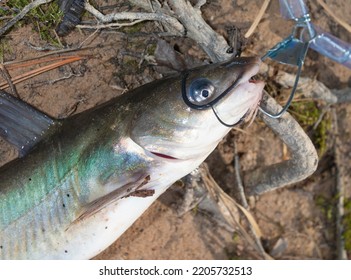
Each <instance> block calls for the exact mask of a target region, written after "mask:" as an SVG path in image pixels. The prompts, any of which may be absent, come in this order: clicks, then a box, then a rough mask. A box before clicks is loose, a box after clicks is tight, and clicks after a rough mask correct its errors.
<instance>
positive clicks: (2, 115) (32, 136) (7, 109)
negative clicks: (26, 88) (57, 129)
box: [0, 90, 55, 157]
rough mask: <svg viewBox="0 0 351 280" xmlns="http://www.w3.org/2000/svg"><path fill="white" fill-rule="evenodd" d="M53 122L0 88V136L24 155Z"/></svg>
mask: <svg viewBox="0 0 351 280" xmlns="http://www.w3.org/2000/svg"><path fill="white" fill-rule="evenodd" d="M54 123H55V121H54V120H52V119H51V118H49V117H48V116H47V115H45V114H44V113H42V112H39V111H38V110H36V109H35V108H34V107H32V106H30V105H29V104H27V103H25V102H23V101H21V100H19V99H17V98H15V97H13V96H11V95H9V94H8V93H6V92H5V91H2V90H0V136H1V137H3V138H4V139H5V140H6V141H7V142H9V143H10V144H12V145H14V146H15V147H16V148H17V149H18V151H19V155H20V156H21V157H22V156H24V155H25V154H26V153H27V152H28V151H29V150H30V149H31V148H32V147H33V146H35V144H37V143H38V142H39V141H41V139H42V137H43V135H44V133H45V132H46V131H47V130H48V128H49V127H50V126H52V125H53V124H54Z"/></svg>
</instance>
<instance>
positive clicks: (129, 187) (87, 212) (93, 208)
mask: <svg viewBox="0 0 351 280" xmlns="http://www.w3.org/2000/svg"><path fill="white" fill-rule="evenodd" d="M149 181H150V176H149V175H148V176H146V177H141V178H140V179H138V180H137V181H136V182H132V183H128V184H126V185H124V186H122V187H120V188H118V189H116V190H114V191H113V192H111V193H109V194H106V195H105V196H103V197H100V198H98V199H96V200H94V201H92V202H91V203H89V204H88V205H87V206H85V207H84V208H85V209H84V211H83V213H82V214H81V215H80V216H79V217H78V218H77V219H76V220H74V221H73V222H72V224H71V225H70V226H72V225H73V224H76V223H78V222H81V221H83V220H85V219H87V218H89V217H91V216H92V215H94V214H96V213H97V212H99V211H101V210H102V209H104V208H105V207H107V206H108V205H110V204H111V203H113V202H116V201H117V200H119V199H123V198H127V197H129V196H137V197H147V196H152V195H154V193H155V191H154V190H150V189H143V190H142V189H141V188H142V187H143V186H145V185H146V184H147V183H148V182H149ZM70 226H69V227H70ZM69 227H68V228H69ZM68 228H67V229H68ZM67 229H66V230H67Z"/></svg>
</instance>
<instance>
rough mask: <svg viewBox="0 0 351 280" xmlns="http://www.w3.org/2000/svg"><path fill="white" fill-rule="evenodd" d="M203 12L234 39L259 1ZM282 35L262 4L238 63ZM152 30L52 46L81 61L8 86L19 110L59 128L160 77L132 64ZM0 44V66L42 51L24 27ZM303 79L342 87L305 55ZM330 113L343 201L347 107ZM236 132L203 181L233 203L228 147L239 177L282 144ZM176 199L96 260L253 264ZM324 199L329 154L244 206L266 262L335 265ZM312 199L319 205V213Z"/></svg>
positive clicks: (269, 159) (331, 221)
mask: <svg viewBox="0 0 351 280" xmlns="http://www.w3.org/2000/svg"><path fill="white" fill-rule="evenodd" d="M107 2H108V1H107ZM110 2H111V1H110ZM208 2H209V3H208V4H206V5H205V6H204V7H203V15H204V17H205V19H206V20H207V21H208V22H209V23H210V24H211V26H212V27H213V28H214V29H215V30H216V31H218V32H219V33H221V34H224V35H225V34H226V28H227V27H230V26H233V25H235V26H236V27H237V28H239V29H241V30H242V32H243V33H244V32H245V31H246V30H247V29H248V27H249V26H250V24H251V22H252V21H253V20H254V18H255V16H256V15H257V13H258V10H259V8H260V5H261V3H262V2H263V1H245V0H242V1H239V0H238V1H229V0H216V1H208ZM104 5H105V4H104ZM106 5H107V4H106ZM309 5H310V9H311V16H312V18H313V19H314V22H315V23H316V24H318V25H320V26H321V27H323V28H324V29H326V30H327V31H329V32H333V34H334V35H336V36H338V37H340V38H341V39H343V40H345V41H348V42H351V34H349V33H347V31H346V30H344V29H343V28H342V27H340V26H339V25H337V24H336V23H335V22H334V20H333V19H332V18H331V17H330V16H328V15H327V14H326V13H325V11H324V10H323V9H322V8H321V7H320V6H318V5H317V4H316V3H314V2H313V3H310V4H309ZM328 5H329V6H330V7H331V8H332V9H333V10H334V12H335V13H336V14H337V15H338V16H340V17H341V18H343V19H344V20H346V21H348V23H349V24H351V21H350V16H349V15H350V14H351V7H350V5H349V1H348V0H332V1H328ZM123 9H126V7H123ZM290 27H291V24H289V23H288V22H286V21H285V20H283V19H281V18H280V16H279V7H278V5H277V1H272V3H271V4H270V7H269V9H268V10H267V12H266V14H265V16H264V19H263V20H262V21H261V23H260V24H259V26H258V29H257V30H256V32H255V33H254V35H253V36H252V37H251V38H250V39H249V40H248V41H247V42H246V48H245V53H247V54H257V55H262V54H263V53H264V52H265V51H266V50H267V49H269V48H270V47H272V46H273V45H274V44H275V43H276V42H278V41H280V40H281V39H282V38H284V37H285V36H287V35H288V34H289V32H290V31H289V30H290ZM155 28H157V27H155V24H154V23H146V24H143V26H142V31H143V34H139V33H140V32H139V31H137V32H135V31H133V32H131V30H130V29H126V30H125V31H126V33H123V32H122V30H114V31H103V32H100V33H97V34H95V35H93V36H90V35H91V34H92V32H88V31H82V32H79V31H74V32H72V33H71V34H70V35H68V36H67V37H65V38H64V39H63V40H62V43H63V44H67V45H69V46H71V47H75V46H78V45H79V44H81V43H82V42H85V43H84V45H85V47H87V48H86V49H85V50H83V51H81V52H79V54H83V55H87V56H88V57H89V58H88V59H87V60H85V61H84V62H77V63H74V64H72V65H69V66H64V67H60V68H59V69H56V70H54V71H51V72H48V73H45V74H43V75H40V76H38V77H36V78H34V79H31V80H29V81H26V82H25V83H22V84H20V85H18V86H17V90H18V92H19V93H20V96H21V98H22V99H23V100H25V101H27V102H28V103H30V104H32V105H33V106H35V107H36V108H39V109H40V110H42V111H43V112H46V113H48V114H49V115H50V116H52V117H56V118H57V117H59V118H63V117H66V116H68V115H70V114H75V113H78V112H81V111H84V110H86V109H88V108H91V107H94V106H96V105H98V104H101V103H102V102H104V101H106V100H109V99H111V98H112V97H113V96H117V95H119V94H121V93H122V92H124V91H125V90H128V89H132V88H135V87H138V86H140V85H142V84H145V83H147V82H150V81H152V80H154V79H158V78H160V73H158V72H156V71H155V70H154V68H153V67H152V66H151V65H150V64H149V63H147V62H146V61H141V58H142V56H143V55H144V54H145V53H147V52H148V51H149V50H150V49H152V46H154V45H155V37H154V36H152V35H150V32H152V31H154V30H155ZM148 32H149V34H147V35H145V33H148ZM5 40H6V42H7V44H9V45H10V46H11V47H10V48H9V50H8V51H6V52H5V54H4V61H12V60H21V59H24V58H29V57H36V56H39V55H41V54H42V53H40V52H38V51H35V50H33V49H32V48H30V47H29V46H28V43H31V44H33V45H36V46H44V45H46V42H44V41H42V40H40V38H39V37H38V34H37V33H36V32H34V31H33V27H32V26H31V25H24V26H22V27H20V28H15V29H13V30H12V31H11V32H10V33H9V34H8V35H7V36H6V37H5ZM172 42H178V43H177V44H178V45H179V46H180V49H181V50H182V51H183V52H184V53H187V54H190V55H194V56H195V57H202V56H203V54H199V53H198V48H196V47H194V46H192V42H190V41H189V40H184V39H179V40H178V39H174V40H172ZM140 62H142V63H140ZM303 76H308V77H311V78H317V79H318V80H319V81H321V82H323V83H324V84H325V85H326V86H328V87H330V88H338V89H341V88H344V87H346V86H351V79H350V70H349V69H347V68H345V67H343V66H340V65H338V64H336V63H334V62H332V61H330V60H328V59H327V58H325V57H323V56H321V55H319V54H318V53H316V52H314V51H310V52H309V53H308V57H307V61H306V64H305V67H304V71H303ZM65 77H69V78H67V79H66V78H65ZM336 110H337V115H338V116H339V118H338V122H339V127H340V139H341V142H342V147H341V149H342V166H343V168H344V176H343V178H342V180H343V182H344V183H345V186H346V188H347V196H348V197H351V190H350V185H349V182H350V179H351V178H350V176H351V167H350V164H349V163H350V157H351V144H350V141H349V139H350V122H351V106H350V105H347V104H345V105H338V106H336ZM246 131H247V133H240V132H237V131H232V132H231V133H230V134H228V136H227V137H225V139H223V141H222V142H221V143H220V145H219V147H218V149H216V151H214V153H213V154H212V155H211V156H210V157H209V159H208V160H207V163H208V164H209V167H210V171H211V173H212V175H213V177H214V178H215V179H216V180H217V182H218V184H219V185H220V186H221V187H223V189H225V190H226V191H227V192H228V193H233V186H235V176H234V173H233V172H234V170H233V145H232V143H233V141H235V142H236V144H237V146H238V150H239V154H240V161H241V165H242V171H243V172H245V173H246V174H249V172H250V170H253V169H255V168H257V167H258V166H261V165H266V164H271V163H273V162H278V161H280V160H281V159H282V158H283V156H284V152H283V144H282V143H281V142H280V140H279V139H278V138H277V137H276V136H274V135H273V133H272V132H271V131H270V130H269V129H268V128H267V127H266V126H265V125H264V124H263V123H262V121H260V120H259V119H256V121H255V122H254V124H253V125H252V126H251V127H249V128H248V129H247V130H246ZM330 142H331V141H330ZM15 157H16V151H15V150H14V149H13V148H12V147H11V146H10V145H8V144H6V143H5V142H4V141H2V140H1V139H0V165H3V164H5V163H6V162H8V161H9V160H11V159H13V158H15ZM183 194H184V192H183V190H182V189H181V188H180V187H179V186H173V187H172V188H171V189H170V190H169V191H167V192H166V193H165V194H164V195H163V196H162V197H161V198H160V199H159V200H158V201H156V202H155V203H154V204H153V205H152V206H151V207H150V208H149V209H148V210H147V211H146V212H145V213H144V214H143V215H142V217H141V218H140V219H139V220H138V221H137V222H136V223H135V224H134V225H133V226H132V227H131V228H130V229H128V230H127V232H126V233H125V234H124V235H123V236H122V237H120V238H119V239H118V240H117V241H116V242H115V243H114V244H113V245H111V246H110V247H109V248H108V249H106V250H105V251H104V252H103V253H101V254H100V255H98V256H97V257H96V258H97V259H237V258H239V259H246V258H254V257H255V254H252V248H248V247H247V245H246V244H245V242H244V241H243V240H241V238H240V237H238V236H237V235H235V234H233V233H230V232H228V231H226V230H225V228H223V227H221V226H220V225H218V224H217V223H215V222H214V221H213V219H211V218H210V217H209V215H207V214H205V213H202V212H201V211H200V212H199V211H189V212H188V213H186V214H184V215H183V216H179V215H178V214H177V209H178V207H179V205H181V203H182V198H183ZM334 195H335V168H334V160H333V152H332V149H331V148H330V146H329V149H328V150H327V152H326V153H325V154H324V155H323V157H321V159H320V165H319V168H318V170H317V172H316V173H315V175H313V176H311V177H310V178H308V179H307V180H305V181H304V182H301V183H299V184H297V185H294V186H289V187H286V188H284V189H281V190H277V191H274V192H271V193H267V194H264V195H261V196H259V197H252V198H250V199H249V201H250V207H251V211H252V213H253V214H254V217H255V219H256V220H257V222H258V224H259V226H260V228H261V230H262V232H263V245H264V247H265V249H266V250H267V252H268V253H270V254H271V255H272V256H273V257H274V258H277V259H334V258H336V236H335V213H334V211H333V209H335V207H334V206H335V205H334V204H333V203H334V202H333V200H332V197H333V196H334ZM321 198H323V203H324V204H323V203H322V205H321ZM328 207H329V208H331V210H330V209H329V208H328ZM327 208H328V209H329V210H330V211H331V212H330V213H329V212H328V211H329V210H328V209H327ZM326 209H327V210H328V211H327V210H326ZM328 213H329V214H328ZM256 256H257V254H256Z"/></svg>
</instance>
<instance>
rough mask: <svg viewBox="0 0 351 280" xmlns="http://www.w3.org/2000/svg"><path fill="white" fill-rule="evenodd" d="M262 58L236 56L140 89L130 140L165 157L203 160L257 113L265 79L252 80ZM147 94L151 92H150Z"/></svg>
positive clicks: (152, 152)
mask: <svg viewBox="0 0 351 280" xmlns="http://www.w3.org/2000/svg"><path fill="white" fill-rule="evenodd" d="M260 63H261V60H260V59H259V58H257V57H249V58H248V57H246V58H232V59H231V60H229V61H226V62H222V63H217V64H210V65H205V66H201V67H198V68H195V69H192V70H189V71H187V72H185V73H183V74H182V75H180V76H179V75H178V76H174V77H170V78H166V79H163V80H161V81H157V82H155V83H151V84H150V85H149V86H148V87H147V88H146V89H145V88H144V89H141V91H143V92H139V93H138V94H139V95H143V96H144V99H143V101H142V102H139V104H141V106H139V107H138V108H137V110H136V111H135V115H134V118H133V122H132V125H131V131H130V133H131V138H132V139H133V141H134V142H136V143H137V144H138V145H140V146H141V147H142V148H143V149H145V150H146V151H147V152H149V153H150V154H153V155H156V156H158V157H160V158H163V159H164V160H175V159H177V160H190V159H194V158H204V157H207V155H208V154H209V153H210V152H211V151H212V150H213V149H214V148H215V147H216V146H217V144H218V142H219V141H220V140H221V139H222V138H223V137H224V136H225V135H226V134H227V133H228V131H229V130H230V127H228V126H226V125H224V124H223V123H225V124H231V125H234V124H236V123H239V122H240V120H243V119H247V118H250V117H252V116H253V114H254V112H256V111H257V108H258V105H259V102H260V100H261V98H262V91H263V87H264V83H263V82H260V81H253V80H252V79H251V78H252V76H254V75H256V74H257V73H258V71H259V67H260ZM146 92H147V94H146Z"/></svg>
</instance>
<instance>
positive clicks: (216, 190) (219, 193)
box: [199, 164, 273, 259]
mask: <svg viewBox="0 0 351 280" xmlns="http://www.w3.org/2000/svg"><path fill="white" fill-rule="evenodd" d="M201 166H202V168H199V170H200V173H201V178H202V180H203V181H204V184H205V186H206V188H207V190H208V191H209V192H210V193H211V195H212V197H214V198H215V199H216V200H217V202H218V206H219V208H220V209H221V211H222V213H223V215H224V217H225V218H226V220H227V222H228V223H229V224H230V225H231V226H232V227H233V228H237V229H238V232H239V233H240V234H241V235H242V236H243V237H244V238H245V240H246V241H247V242H248V243H249V244H250V246H251V247H253V248H255V249H256V250H257V251H258V252H259V253H260V254H261V255H262V257H263V258H264V259H273V258H272V257H271V256H270V255H268V254H267V253H266V252H265V251H264V250H263V251H262V249H261V248H259V247H258V246H257V244H256V242H255V241H254V240H253V239H252V237H251V236H250V234H249V233H248V232H247V231H246V230H245V229H244V227H243V226H242V225H241V224H240V222H239V221H238V219H237V218H236V217H235V216H236V215H234V213H236V212H237V211H238V209H239V210H240V211H241V212H242V213H243V214H244V216H245V217H246V218H247V220H248V222H249V224H250V225H251V228H252V229H253V230H254V231H255V234H256V235H257V236H258V237H261V236H262V233H261V230H260V228H259V226H258V224H257V222H256V221H255V218H254V217H253V216H252V214H251V213H250V212H249V211H248V210H246V209H245V208H244V207H242V206H241V205H240V204H238V203H237V202H236V201H235V200H234V199H233V198H231V197H230V196H229V195H228V194H226V193H225V192H224V191H223V190H222V188H221V187H220V186H218V184H217V182H216V181H215V180H214V179H213V177H212V176H211V174H210V172H209V170H208V168H207V166H206V165H205V164H202V165H201Z"/></svg>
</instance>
